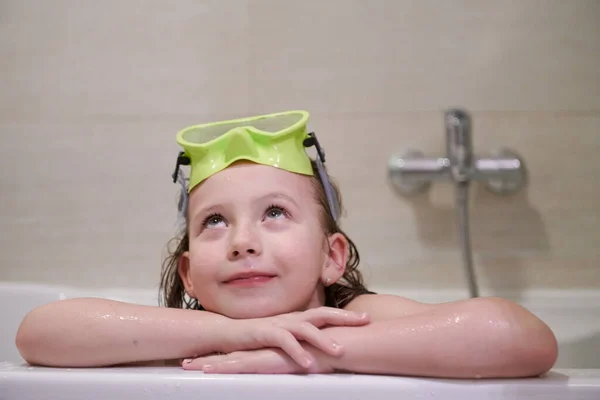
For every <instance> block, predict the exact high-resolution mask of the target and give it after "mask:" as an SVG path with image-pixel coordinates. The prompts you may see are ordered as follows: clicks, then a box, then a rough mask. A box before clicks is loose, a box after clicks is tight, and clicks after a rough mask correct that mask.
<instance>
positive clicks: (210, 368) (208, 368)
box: [202, 364, 215, 373]
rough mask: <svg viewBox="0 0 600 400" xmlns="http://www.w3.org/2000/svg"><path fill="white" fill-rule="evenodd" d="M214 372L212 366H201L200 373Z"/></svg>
mask: <svg viewBox="0 0 600 400" xmlns="http://www.w3.org/2000/svg"><path fill="white" fill-rule="evenodd" d="M214 370H215V366H214V365H210V364H207V365H204V366H202V372H207V373H211V372H213V371H214Z"/></svg>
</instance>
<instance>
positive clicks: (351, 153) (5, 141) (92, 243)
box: [0, 0, 600, 293]
mask: <svg viewBox="0 0 600 400" xmlns="http://www.w3.org/2000/svg"><path fill="white" fill-rule="evenodd" d="M599 18H600V2H598V1H595V0H588V1H584V0H576V1H568V2H567V1H562V0H547V1H541V0H540V1H534V0H527V1H520V0H511V1H508V0H504V1H467V0H461V1H456V0H455V1H452V2H443V1H434V0H428V1H421V0H418V1H417V0H415V1H408V0H403V1H400V0H398V1H393V0H389V1H385V0H356V1H350V0H327V1H317V0H308V1H301V2H298V1H289V0H285V1H284V0H247V1H244V0H236V1H217V0H214V1H197V0H179V1H177V2H166V1H158V0H155V1H126V2H123V1H118V0H109V1H102V2H97V1H91V0H86V1H67V0H56V1H53V2H47V1H42V0H38V1H32V0H30V1H23V0H4V1H1V2H0V76H1V77H2V79H0V224H1V226H2V229H1V231H0V280H3V281H33V282H48V283H59V284H74V285H78V286H81V287H105V286H111V287H113V286H134V287H140V288H153V287H155V286H156V283H157V280H158V274H159V270H160V263H161V256H162V255H163V254H164V250H165V245H166V243H167V241H168V240H169V238H170V237H171V236H172V234H173V232H174V228H175V217H176V213H175V204H176V193H177V187H176V185H174V184H173V183H172V181H171V180H170V174H171V172H172V170H173V167H174V164H175V157H176V154H177V151H178V148H177V146H176V144H175V141H174V135H175V133H176V132H177V131H178V130H179V129H181V128H183V127H185V126H187V125H189V124H194V123H200V122H208V121H212V120H215V119H221V118H229V117H241V116H247V115H252V114H256V113H266V112H275V111H281V110H287V109H298V108H300V109H306V110H309V111H310V112H311V113H312V119H311V122H310V128H311V129H313V130H315V131H316V132H317V133H318V135H319V138H320V140H321V142H322V144H323V145H324V147H325V149H326V151H327V164H328V165H329V168H330V171H331V172H332V174H333V175H334V176H335V177H336V179H337V181H338V182H339V183H340V184H341V188H342V193H343V198H344V201H345V206H346V209H347V212H346V215H345V217H344V220H343V227H344V228H345V229H346V230H347V232H348V233H349V234H350V235H351V237H352V238H353V239H354V240H355V242H356V243H357V245H358V246H359V249H360V252H361V259H362V268H363V271H364V273H365V276H366V279H367V281H368V282H369V283H370V284H371V285H372V286H373V287H376V288H378V289H380V290H385V289H386V288H391V287H394V288H411V289H415V288H423V289H436V290H441V289H457V288H464V287H465V283H464V278H463V270H462V265H461V257H460V253H459V251H458V248H459V247H458V246H459V242H458V236H457V231H456V226H455V209H454V194H453V191H452V187H451V186H450V185H449V184H442V183H440V184H436V185H434V186H433V188H432V190H431V191H430V192H429V193H427V194H425V195H421V196H417V197H416V198H411V199H406V198H402V197H400V196H398V195H397V194H395V193H394V192H393V190H392V189H391V187H390V185H389V184H388V181H387V178H386V164H387V161H388V159H389V158H390V157H391V156H392V154H395V153H401V152H403V151H405V150H407V149H409V148H415V149H420V150H422V151H424V152H425V153H426V154H428V155H431V156H441V155H443V152H444V128H443V121H442V115H443V111H444V109H446V108H448V107H455V106H458V107H464V108H466V109H467V110H469V111H470V112H471V114H472V117H473V136H474V139H473V141H474V146H475V148H476V151H477V153H478V154H480V155H485V154H488V153H490V152H492V151H494V150H497V149H498V148H501V147H508V148H512V149H513V150H515V151H517V152H519V153H520V154H521V155H522V157H523V158H524V160H525V162H526V165H527V167H528V171H529V186H528V187H527V190H525V191H523V192H521V193H519V194H518V195H516V196H512V197H498V196H495V195H491V194H489V193H488V192H487V191H486V190H485V189H484V188H482V187H481V186H480V185H475V186H474V187H473V189H472V192H471V195H472V202H473V207H472V210H471V223H472V234H473V248H474V251H475V257H474V260H475V263H476V270H477V275H478V278H479V281H480V284H481V285H482V287H483V290H484V292H485V293H502V292H506V291H511V292H519V291H524V290H529V289H599V288H600V266H599V264H600V250H599V248H600V247H599V246H598V243H600V219H599V218H598V216H599V214H600V185H599V184H598V183H597V182H596V179H597V176H598V175H600V164H599V163H598V162H597V158H598V157H597V155H598V154H599V153H600V139H599V135H600V24H598V20H599Z"/></svg>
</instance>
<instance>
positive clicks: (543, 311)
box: [0, 283, 600, 400]
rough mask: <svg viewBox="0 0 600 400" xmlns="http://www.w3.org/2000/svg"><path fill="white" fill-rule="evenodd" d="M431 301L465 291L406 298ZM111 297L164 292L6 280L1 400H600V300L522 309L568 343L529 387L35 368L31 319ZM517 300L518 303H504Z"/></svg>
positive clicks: (555, 296)
mask: <svg viewBox="0 0 600 400" xmlns="http://www.w3.org/2000/svg"><path fill="white" fill-rule="evenodd" d="M400 294H402V295H404V296H407V297H411V298H415V299H418V300H422V301H426V302H443V301H449V300H454V299H458V298H462V297H464V294H463V293H459V292H445V293H440V292H436V293H423V292H418V293H409V292H402V293H400ZM79 296H101V297H106V298H111V299H116V300H123V301H131V302H135V303H141V304H150V305H152V304H156V292H154V291H140V290H127V291H124V290H121V291H91V290H90V291H85V292H82V291H80V290H75V289H73V288H64V287H49V286H40V285H23V284H9V283H0V302H1V304H2V305H3V306H2V307H3V308H2V312H1V315H0V317H1V319H0V321H2V322H1V325H0V361H2V362H1V363H0V399H2V400H12V399H45V400H54V399H94V400H100V399H113V400H120V399H140V398H144V399H162V398H165V397H167V396H177V397H178V398H181V399H187V398H190V399H192V398H193V399H196V398H201V399H212V398H214V399H219V400H227V399H237V398H251V399H253V398H256V399H263V400H270V399H275V398H286V400H293V399H305V398H310V399H311V400H321V399H330V398H331V397H332V396H335V398H337V399H363V398H369V399H370V398H373V399H399V398H402V399H404V398H406V399H409V398H418V399H429V398H432V399H433V398H438V399H476V398H477V399H480V398H486V399H526V398H528V399H530V398H543V399H590V400H591V399H594V400H598V399H600V294H598V293H581V292H578V293H529V294H527V295H526V296H522V297H521V299H520V300H519V302H520V303H521V304H523V305H524V306H525V307H527V308H528V309H530V310H531V311H533V312H534V313H536V315H539V316H540V317H542V319H544V320H545V321H546V322H547V323H548V324H549V325H550V326H551V328H552V329H553V330H554V332H555V334H556V336H557V338H558V340H559V346H560V351H559V360H558V362H557V364H556V366H555V368H554V369H553V370H552V371H551V372H550V373H548V374H547V375H545V376H543V377H540V378H535V379H520V380H489V381H488V380H472V381H468V380H460V381H459V380H441V379H417V378H402V377H389V376H366V375H365V376H360V375H344V374H340V375H337V374H334V375H318V376H317V375H312V376H287V375H282V376H264V375H240V376H235V375H223V376H215V375H203V374H202V373H200V372H192V371H183V370H181V369H180V368H178V367H169V368H155V367H145V368H140V367H127V368H102V369H54V368H40V367H30V366H28V365H26V364H25V363H24V362H23V360H22V359H21V357H20V356H19V353H18V352H17V350H16V348H15V346H14V337H15V333H16V329H17V326H18V324H19V323H20V321H21V319H22V318H23V316H24V315H25V314H26V313H27V312H28V311H29V310H31V309H32V308H33V307H36V306H38V305H41V304H44V303H47V302H50V301H53V300H57V299H64V298H72V297H79ZM504 297H508V298H511V296H504Z"/></svg>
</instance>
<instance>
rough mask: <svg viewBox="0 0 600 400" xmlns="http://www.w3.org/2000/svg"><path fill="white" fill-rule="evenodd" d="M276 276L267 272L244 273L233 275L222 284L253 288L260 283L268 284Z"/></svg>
mask: <svg viewBox="0 0 600 400" xmlns="http://www.w3.org/2000/svg"><path fill="white" fill-rule="evenodd" d="M275 276H276V275H275V274H271V273H268V272H257V271H252V272H244V273H240V274H235V275H233V276H232V277H231V278H229V279H227V280H226V281H225V282H224V283H225V284H227V285H234V286H253V285H258V284H261V283H266V282H269V281H270V280H271V279H273V278H274V277H275Z"/></svg>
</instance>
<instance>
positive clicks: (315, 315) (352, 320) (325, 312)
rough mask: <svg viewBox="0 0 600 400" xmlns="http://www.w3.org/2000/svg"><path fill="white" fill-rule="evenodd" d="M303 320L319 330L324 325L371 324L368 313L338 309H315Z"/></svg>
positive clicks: (305, 314)
mask: <svg viewBox="0 0 600 400" xmlns="http://www.w3.org/2000/svg"><path fill="white" fill-rule="evenodd" d="M303 317H304V318H303V319H304V321H306V322H310V323H311V324H313V325H314V326H316V327H317V328H319V327H322V326H324V325H338V326H359V325H365V324H367V323H368V322H369V316H368V315H367V314H366V313H358V312H354V311H346V310H342V309H338V308H330V307H320V308H313V309H311V310H308V311H306V312H305V313H304V315H303Z"/></svg>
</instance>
